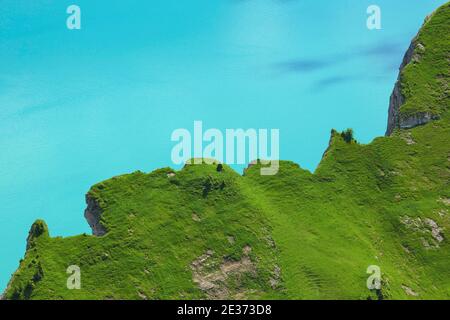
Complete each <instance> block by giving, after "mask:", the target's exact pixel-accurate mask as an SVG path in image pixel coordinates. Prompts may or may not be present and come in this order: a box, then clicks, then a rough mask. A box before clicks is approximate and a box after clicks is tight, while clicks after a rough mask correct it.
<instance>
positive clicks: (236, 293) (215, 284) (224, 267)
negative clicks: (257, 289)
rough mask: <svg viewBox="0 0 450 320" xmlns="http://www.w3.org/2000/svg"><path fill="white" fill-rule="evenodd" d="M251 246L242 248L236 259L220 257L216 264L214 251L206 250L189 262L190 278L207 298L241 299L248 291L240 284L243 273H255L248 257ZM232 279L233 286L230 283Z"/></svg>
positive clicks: (254, 268)
mask: <svg viewBox="0 0 450 320" xmlns="http://www.w3.org/2000/svg"><path fill="white" fill-rule="evenodd" d="M251 250H252V249H251V247H249V246H245V247H244V248H243V249H242V253H243V254H242V257H241V259H240V260H238V261H233V260H227V259H222V263H220V264H219V265H217V263H215V261H214V254H215V253H214V251H212V250H208V251H207V252H206V253H205V254H203V255H201V256H200V257H198V258H197V259H196V260H194V261H193V262H192V263H191V269H192V280H193V281H194V282H195V283H196V284H197V285H198V287H199V288H200V289H201V290H202V291H203V292H205V294H206V295H207V297H208V299H242V298H245V296H246V294H247V293H249V291H248V290H247V289H246V288H244V287H242V286H241V285H240V282H241V279H242V277H243V276H244V275H245V274H252V275H255V274H256V267H255V265H254V263H253V262H252V261H251V259H250V252H251ZM230 279H232V280H233V284H234V285H233V286H231V285H230V283H229V282H230V281H229V280H230Z"/></svg>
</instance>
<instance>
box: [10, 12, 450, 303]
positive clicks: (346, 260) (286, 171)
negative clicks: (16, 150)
mask: <svg viewBox="0 0 450 320" xmlns="http://www.w3.org/2000/svg"><path fill="white" fill-rule="evenodd" d="M449 14H450V4H446V5H444V6H443V7H441V8H440V9H439V10H438V11H437V12H435V13H434V14H433V16H432V17H431V18H430V20H429V21H428V22H427V23H426V24H425V26H424V28H423V30H422V32H421V33H420V37H421V38H420V39H422V40H423V41H422V43H423V44H424V45H425V48H426V56H424V58H423V60H422V61H425V62H426V63H425V62H423V63H422V65H423V66H421V67H420V68H419V67H415V66H414V65H411V66H408V67H407V68H405V70H404V72H403V76H402V85H403V88H404V92H405V95H406V96H407V97H408V99H407V101H408V104H407V105H405V106H404V109H402V110H401V111H402V112H403V110H406V112H408V110H413V109H415V108H417V110H419V109H420V108H423V106H425V104H424V103H423V102H424V101H426V102H427V103H428V102H429V104H427V106H429V108H432V109H433V110H438V112H439V114H440V119H439V120H436V121H432V122H430V123H428V124H427V125H424V126H420V127H416V128H413V129H410V130H397V131H396V132H395V133H394V134H393V135H392V136H390V137H381V138H377V139H375V140H374V141H373V142H372V143H371V144H369V145H361V144H358V143H357V142H356V141H355V140H352V141H345V140H344V139H343V137H342V136H341V135H340V134H338V133H337V132H335V131H332V134H331V135H332V136H331V140H330V146H329V148H328V149H327V151H326V153H325V154H324V157H323V159H322V161H321V163H320V165H319V167H318V168H317V170H316V172H315V173H311V172H309V171H306V170H303V169H302V168H301V167H300V166H298V165H297V164H295V163H292V162H281V165H280V171H279V173H278V174H277V175H276V176H261V175H260V170H259V169H260V166H259V165H255V166H252V167H250V168H249V169H247V170H246V172H245V174H244V175H239V174H237V173H236V172H234V171H233V170H232V169H231V168H229V167H227V166H223V168H222V170H220V169H221V168H218V166H217V165H206V164H204V165H189V166H186V167H185V168H183V169H182V170H180V171H174V170H172V169H170V168H166V169H160V170H157V171H155V172H152V173H149V174H146V173H142V172H135V173H132V174H128V175H124V176H120V177H115V178H112V179H110V180H108V181H105V182H102V183H99V184H97V185H95V186H94V187H92V189H91V190H90V191H89V193H88V199H89V202H90V203H91V208H90V209H89V210H91V211H95V210H99V211H101V213H102V214H101V220H100V224H101V225H102V226H103V228H104V230H105V231H106V234H105V235H104V236H101V237H96V236H90V235H80V236H76V237H70V238H52V237H50V235H49V232H48V229H47V226H46V225H45V223H44V222H43V221H37V222H36V223H35V224H34V225H33V227H32V228H31V231H30V236H29V238H28V248H27V252H26V255H25V258H24V259H23V260H22V261H21V262H20V267H19V268H18V270H17V272H16V273H15V274H14V276H13V277H12V279H11V282H10V284H9V286H8V288H7V290H6V292H5V296H4V297H5V298H6V299H206V298H209V299H218V298H232V299H368V298H370V299H378V298H383V299H450V268H449V265H450V243H449V240H448V235H449V233H448V232H449V230H450V114H449V108H448V107H449V100H448V76H449V75H448V72H449V62H450V60H449V59H450V43H449V42H448V34H449V33H447V35H445V34H442V32H436V29H435V28H433V26H435V25H440V27H439V28H440V29H439V30H441V29H442V26H443V25H444V26H445V28H447V29H448V30H450V19H449V18H448V17H449ZM430 83H431V84H432V87H430V86H429V85H430ZM427 108H428V107H427ZM92 203H94V204H95V206H94V207H95V208H94V209H95V210H94V209H93V208H92ZM71 265H77V266H79V267H80V269H81V289H80V290H69V289H68V288H67V286H66V281H67V278H68V276H69V275H68V274H67V273H66V269H67V268H68V267H69V266H71ZM369 265H378V266H379V267H380V268H381V271H382V287H381V290H380V291H377V292H375V291H370V290H368V289H367V286H366V280H367V278H368V276H369V275H368V274H367V273H366V270H367V267H368V266H369Z"/></svg>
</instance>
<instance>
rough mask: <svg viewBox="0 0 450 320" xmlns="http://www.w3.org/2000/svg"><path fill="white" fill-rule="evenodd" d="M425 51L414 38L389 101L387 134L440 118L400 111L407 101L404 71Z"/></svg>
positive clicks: (416, 61)
mask: <svg viewBox="0 0 450 320" xmlns="http://www.w3.org/2000/svg"><path fill="white" fill-rule="evenodd" d="M423 52H425V47H424V46H423V45H422V44H421V43H419V42H418V40H417V38H414V40H413V41H412V42H411V45H410V46H409V48H408V51H406V54H405V56H404V58H403V61H402V64H401V66H400V73H399V76H398V79H397V82H396V84H395V87H394V90H393V92H392V94H391V98H390V101H389V117H388V126H387V131H386V135H387V136H389V135H391V134H392V133H393V132H394V130H395V129H411V128H414V127H417V126H420V125H424V124H426V123H428V122H430V121H431V120H436V119H438V118H439V117H438V116H436V115H434V114H432V113H430V112H419V113H415V114H412V115H407V116H405V115H402V114H401V113H400V108H401V106H402V105H403V104H405V102H406V99H405V97H404V96H403V94H402V71H403V69H404V68H405V67H406V66H407V65H408V64H410V63H419V62H420V59H421V53H423Z"/></svg>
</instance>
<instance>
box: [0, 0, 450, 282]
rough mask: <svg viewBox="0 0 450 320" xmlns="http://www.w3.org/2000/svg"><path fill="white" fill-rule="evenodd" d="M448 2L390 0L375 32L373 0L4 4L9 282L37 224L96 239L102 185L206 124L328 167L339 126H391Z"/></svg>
mask: <svg viewBox="0 0 450 320" xmlns="http://www.w3.org/2000/svg"><path fill="white" fill-rule="evenodd" d="M444 2H445V1H444V0H441V1H438V0H427V1H422V0H396V1H392V0H377V1H376V4H377V5H379V6H380V8H381V10H382V11H381V12H382V29H381V30H368V29H367V27H366V19H367V13H366V9H367V7H368V6H369V5H371V4H373V3H374V1H365V0H340V1H324V0H316V1H296V0H227V1H225V0H217V1H210V0H192V1H179V0H176V1H175V0H158V1H157V0H152V1H143V0H141V1H133V0H128V1H100V0H98V1H87V0H76V1H56V0H54V1H52V0H45V1H44V0H35V1H32V2H31V1H25V0H3V1H1V3H0V68H1V69H0V70H1V72H0V291H2V290H3V289H4V288H5V287H6V284H7V281H8V280H9V278H10V276H11V273H12V272H14V270H15V269H16V268H17V266H18V262H19V259H20V258H22V257H23V254H24V251H25V241H26V237H27V234H28V230H29V228H30V226H31V224H32V223H33V222H34V221H35V220H36V219H44V220H45V221H46V222H47V223H48V225H49V228H50V232H51V235H52V236H69V235H75V234H79V233H83V232H86V233H89V232H90V229H89V227H88V225H87V223H86V221H85V220H84V217H83V210H84V208H85V203H84V195H85V193H86V192H87V191H88V190H89V188H90V186H91V185H93V184H95V183H97V182H99V181H101V180H104V179H107V178H110V177H112V176H115V175H119V174H123V173H128V172H132V171H135V170H142V171H146V172H148V171H152V170H154V169H156V168H159V167H166V166H172V167H173V165H172V163H171V149H172V147H173V145H174V143H172V142H171V141H170V136H171V133H172V131H173V130H175V129H177V128H187V129H190V130H192V128H193V122H194V121H195V120H201V121H203V125H204V127H205V128H218V129H221V130H225V129H226V128H256V129H258V128H267V129H273V128H276V129H280V139H281V140H280V153H281V158H282V159H289V160H293V161H295V162H297V163H299V164H300V165H301V166H302V167H304V168H307V169H310V170H312V171H313V170H314V168H315V167H316V166H317V164H318V162H319V161H320V158H321V156H322V154H323V152H324V150H325V149H326V147H327V144H328V140H329V135H330V130H331V129H332V128H336V129H338V130H343V129H345V128H348V127H351V128H353V129H354V130H355V134H356V138H357V139H358V140H359V141H360V142H363V143H368V142H370V141H371V140H372V139H373V138H374V137H376V136H380V135H383V134H384V132H385V129H386V121H387V108H388V101H389V95H390V93H391V91H392V88H393V85H394V83H395V79H396V77H397V72H398V71H397V70H398V66H399V65H400V62H401V59H402V57H403V54H404V52H405V51H406V49H407V48H408V46H409V43H410V40H411V39H412V37H413V36H414V35H415V34H416V32H417V30H418V29H419V27H420V26H421V24H422V22H423V20H424V17H425V16H426V15H427V14H429V13H430V12H432V11H433V10H434V9H435V8H437V7H438V6H439V5H440V4H442V3H444ZM73 3H75V4H77V5H79V6H80V8H81V13H82V15H81V30H68V29H67V28H66V18H67V16H68V15H67V14H66V8H67V7H68V6H69V5H71V4H73ZM235 168H236V169H237V170H242V167H235Z"/></svg>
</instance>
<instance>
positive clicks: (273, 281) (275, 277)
mask: <svg viewBox="0 0 450 320" xmlns="http://www.w3.org/2000/svg"><path fill="white" fill-rule="evenodd" d="M280 278H281V268H280V267H279V266H275V268H274V270H273V274H272V277H271V278H270V280H269V282H270V286H271V287H272V289H276V288H277V287H278V284H279V283H280Z"/></svg>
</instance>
